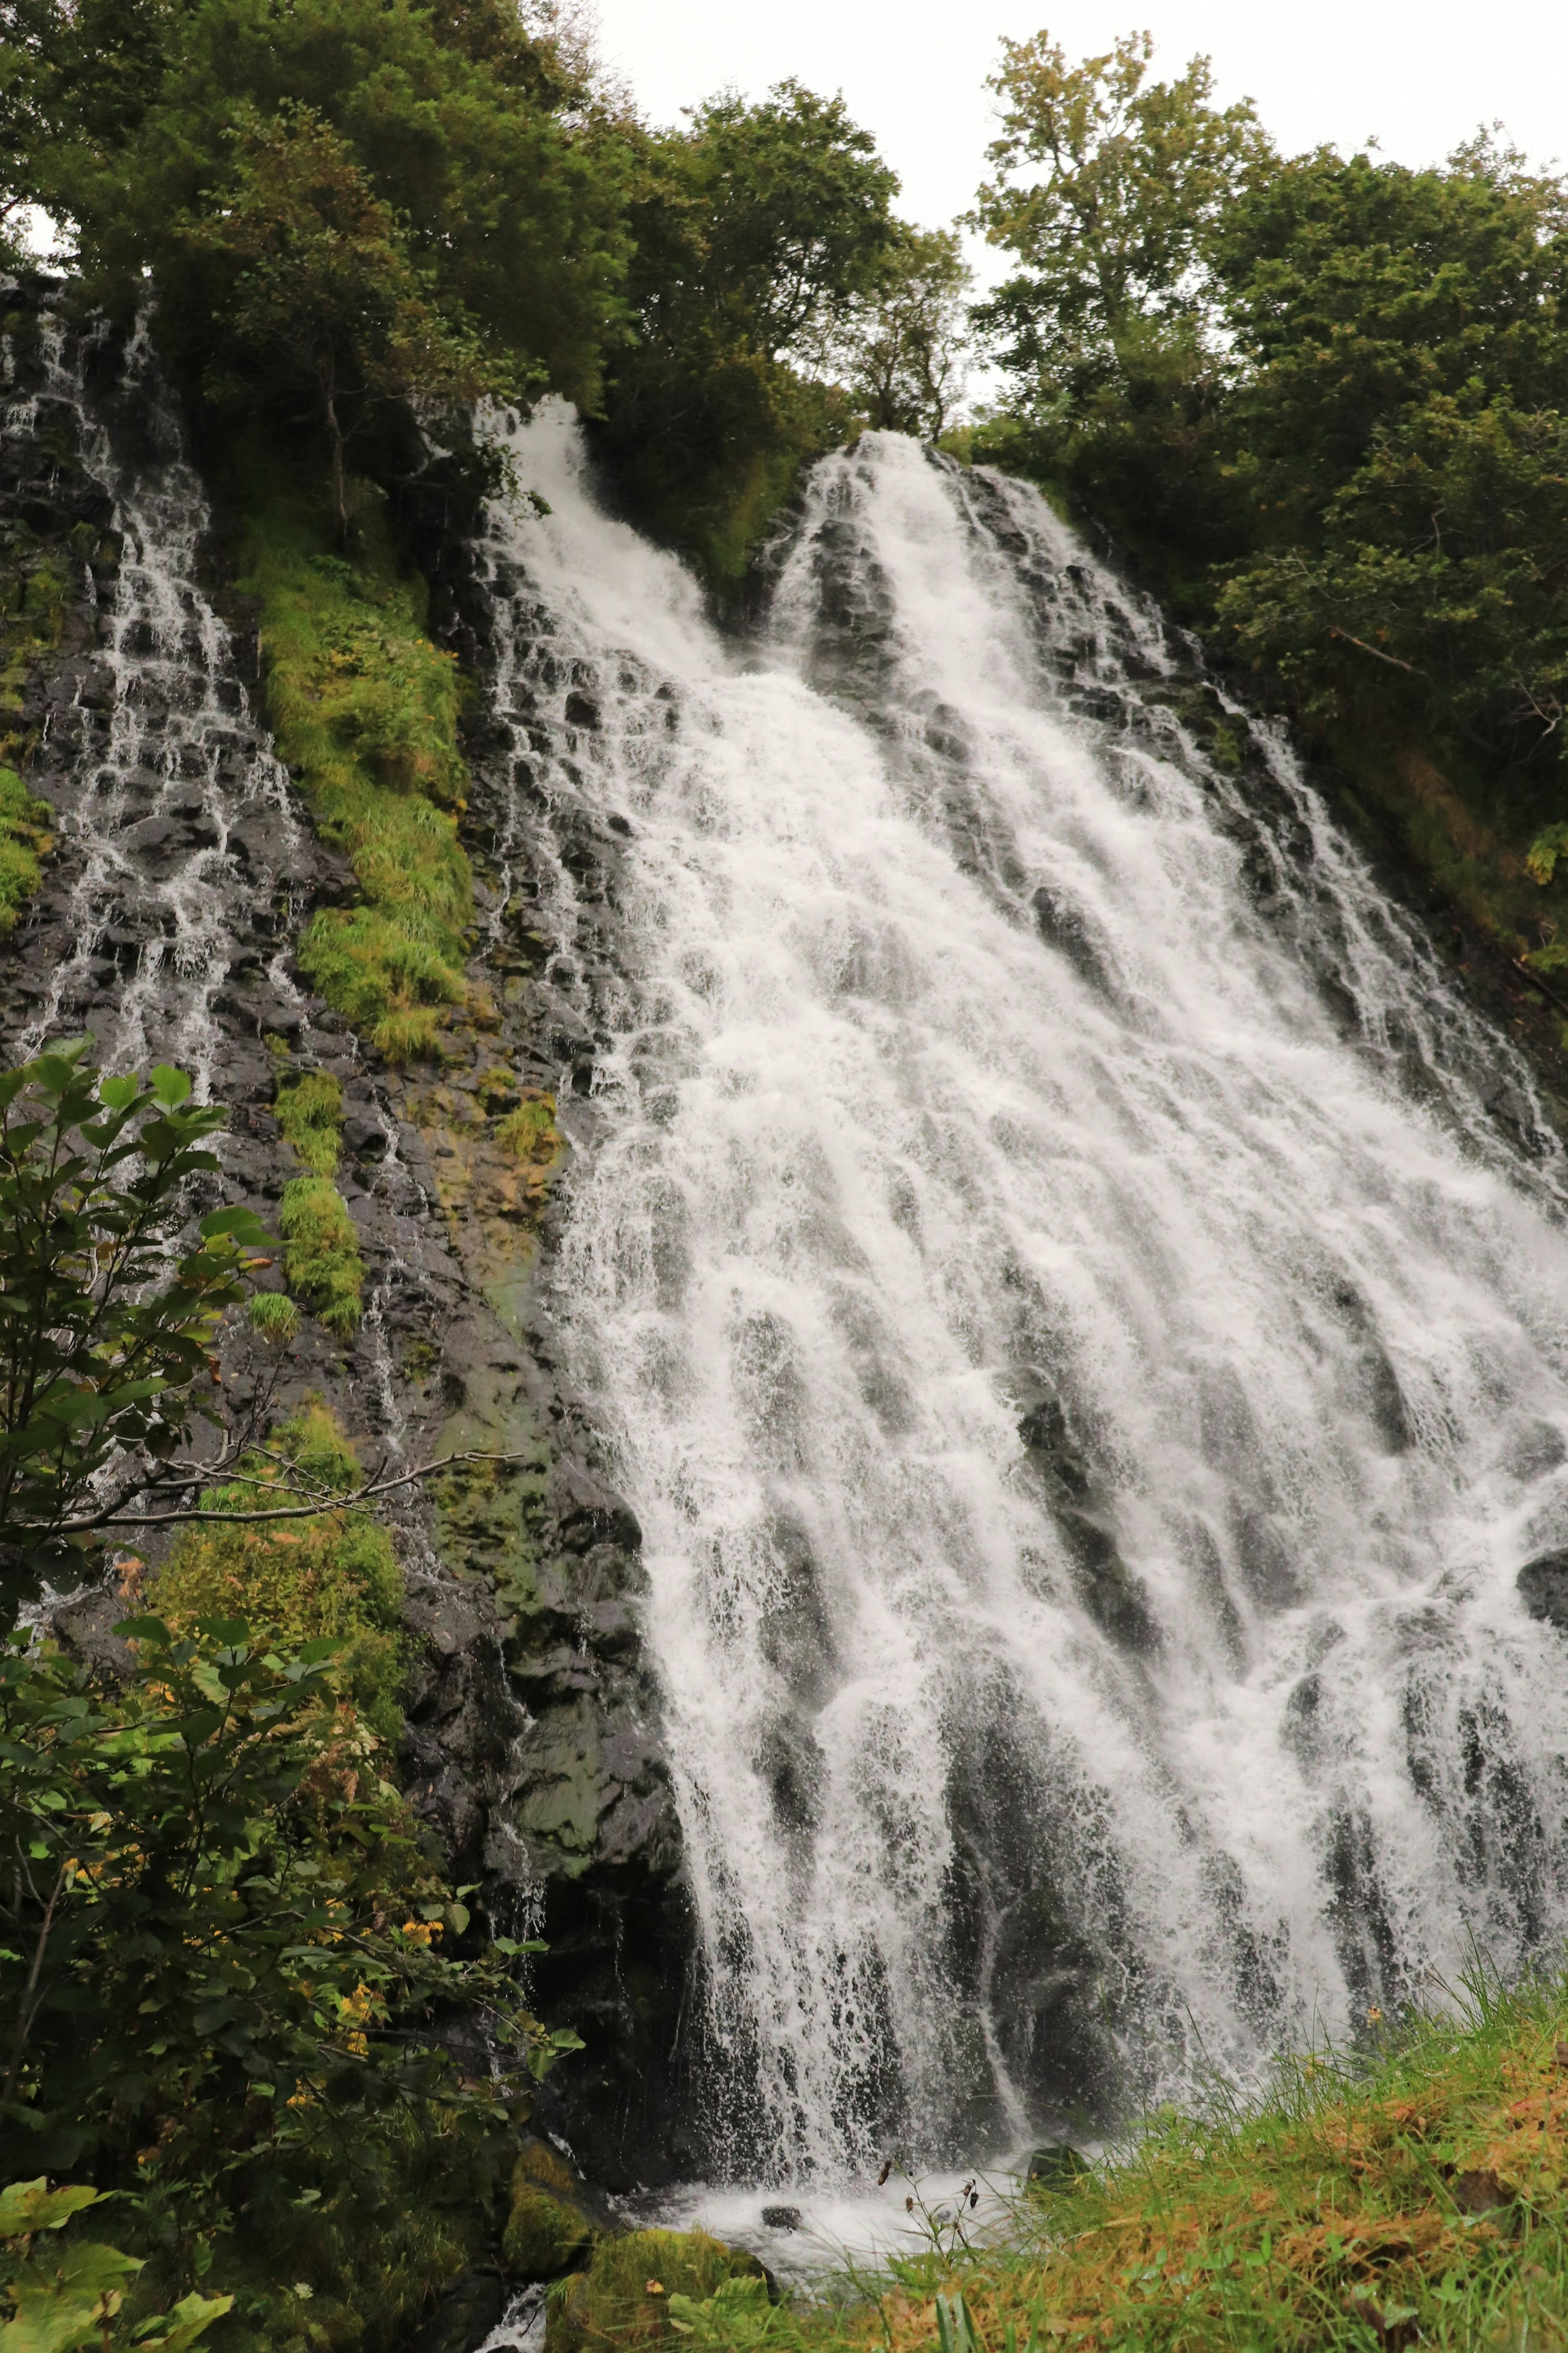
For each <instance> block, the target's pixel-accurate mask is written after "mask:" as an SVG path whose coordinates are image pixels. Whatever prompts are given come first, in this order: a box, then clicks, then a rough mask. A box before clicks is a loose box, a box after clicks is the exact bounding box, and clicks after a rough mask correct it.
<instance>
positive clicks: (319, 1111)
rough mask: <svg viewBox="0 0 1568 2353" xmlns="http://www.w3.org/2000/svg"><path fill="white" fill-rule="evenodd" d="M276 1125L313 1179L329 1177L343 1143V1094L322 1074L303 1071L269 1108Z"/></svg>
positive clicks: (340, 1089) (333, 1080) (281, 1089)
mask: <svg viewBox="0 0 1568 2353" xmlns="http://www.w3.org/2000/svg"><path fill="white" fill-rule="evenodd" d="M272 1109H273V1113H274V1115H275V1116H276V1118H277V1121H278V1124H279V1127H280V1128H281V1129H282V1131H283V1133H284V1134H285V1136H286V1137H287V1138H288V1140H289V1143H290V1144H291V1145H293V1147H294V1150H295V1152H296V1153H297V1154H298V1155H299V1157H300V1159H301V1160H302V1161H303V1162H304V1164H305V1166H306V1167H307V1168H308V1169H309V1170H310V1174H311V1175H312V1176H331V1175H332V1173H333V1172H334V1170H335V1169H336V1167H337V1165H338V1151H339V1147H340V1145H341V1144H342V1124H343V1091H342V1086H341V1085H340V1084H339V1082H338V1081H337V1080H336V1079H334V1078H332V1077H331V1076H330V1075H329V1074H328V1073H327V1072H326V1071H302V1072H301V1073H300V1076H299V1077H298V1078H297V1079H295V1080H293V1081H292V1082H291V1083H287V1084H284V1085H282V1086H280V1087H279V1090H278V1093H277V1096H276V1097H275V1099H274V1102H273V1105H272Z"/></svg>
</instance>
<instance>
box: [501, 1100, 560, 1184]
mask: <svg viewBox="0 0 1568 2353" xmlns="http://www.w3.org/2000/svg"><path fill="white" fill-rule="evenodd" d="M496 1145H497V1147H498V1149H499V1150H500V1151H501V1152H504V1153H505V1155H506V1156H507V1158H508V1159H509V1160H521V1161H522V1162H524V1163H525V1164H531V1165H533V1166H545V1165H547V1164H549V1163H551V1162H552V1161H553V1160H554V1158H555V1155H556V1154H557V1153H558V1152H559V1151H560V1149H561V1136H560V1133H559V1131H558V1129H557V1127H556V1125H555V1098H554V1096H553V1095H531V1096H530V1097H529V1098H528V1100H527V1101H526V1102H524V1103H519V1105H518V1107H517V1109H516V1110H515V1111H511V1112H508V1113H507V1114H506V1117H505V1118H504V1119H502V1120H499V1121H498V1122H497V1124H496Z"/></svg>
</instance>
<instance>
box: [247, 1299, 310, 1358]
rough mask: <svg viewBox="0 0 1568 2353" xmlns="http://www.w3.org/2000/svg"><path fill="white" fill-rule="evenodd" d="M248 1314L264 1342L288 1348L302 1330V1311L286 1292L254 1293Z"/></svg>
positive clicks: (249, 1303)
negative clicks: (275, 1343)
mask: <svg viewBox="0 0 1568 2353" xmlns="http://www.w3.org/2000/svg"><path fill="white" fill-rule="evenodd" d="M247 1313H248V1314H249V1317H250V1321H251V1323H252V1324H253V1325H254V1326H255V1328H256V1330H257V1331H258V1332H259V1333H260V1335H261V1336H262V1338H263V1339H264V1340H275V1341H276V1342H277V1343H278V1345H279V1347H285V1348H286V1347H287V1346H288V1345H289V1341H290V1340H291V1339H292V1338H293V1337H294V1335H295V1334H296V1333H297V1332H298V1331H299V1329H300V1310H299V1308H298V1307H297V1306H296V1305H295V1303H294V1302H293V1300H291V1299H290V1298H289V1293H287V1292H286V1291H253V1292H252V1293H251V1294H250V1298H249V1301H248V1302H247Z"/></svg>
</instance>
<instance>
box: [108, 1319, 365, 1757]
mask: <svg viewBox="0 0 1568 2353" xmlns="http://www.w3.org/2000/svg"><path fill="white" fill-rule="evenodd" d="M268 1295H269V1296H271V1297H274V1298H275V1297H276V1296H277V1295H278V1294H277V1293H270V1294H268ZM362 1479H363V1472H362V1471H361V1468H360V1463H359V1458H358V1456H357V1455H356V1454H355V1452H354V1450H353V1447H352V1446H351V1445H350V1443H349V1441H348V1440H347V1438H346V1437H345V1436H344V1434H343V1431H342V1426H341V1424H340V1423H339V1422H338V1420H337V1419H336V1417H335V1416H334V1415H333V1414H332V1412H331V1409H330V1408H329V1407H328V1406H327V1405H325V1404H324V1403H323V1402H322V1400H321V1398H309V1399H307V1401H306V1402H305V1403H304V1404H303V1405H302V1406H300V1408H299V1409H298V1410H297V1411H296V1412H294V1413H293V1414H291V1415H290V1416H289V1419H287V1420H286V1421H285V1422H283V1423H282V1424H281V1425H280V1426H279V1428H278V1429H277V1430H274V1431H273V1433H272V1436H271V1440H270V1441H269V1444H268V1449H267V1451H266V1452H265V1453H254V1454H249V1455H247V1456H246V1457H245V1458H244V1460H243V1461H241V1462H240V1464H239V1465H238V1467H237V1471H236V1473H235V1476H234V1478H233V1479H232V1480H229V1481H226V1482H225V1483H224V1484H223V1485H222V1486H219V1487H209V1488H207V1489H205V1491H204V1493H203V1495H202V1507H203V1509H204V1510H205V1511H207V1512H225V1511H228V1512H239V1511H251V1510H265V1509H266V1508H267V1506H268V1504H279V1505H283V1504H292V1503H297V1502H307V1501H309V1500H310V1496H311V1495H312V1493H324V1494H333V1493H339V1494H341V1493H352V1492H353V1489H354V1488H356V1487H357V1486H358V1485H359V1484H360V1483H361V1481H362ZM147 1595H148V1599H149V1601H150V1602H151V1604H152V1606H153V1609H155V1610H156V1611H157V1613H158V1615H159V1616H160V1617H161V1618H163V1619H165V1620H167V1621H168V1623H169V1624H170V1625H171V1626H173V1627H174V1628H176V1629H184V1628H185V1627H188V1626H191V1625H195V1624H196V1623H198V1622H199V1621H200V1620H204V1619H208V1618H243V1619H245V1620H247V1622H248V1623H249V1624H250V1625H251V1626H253V1627H257V1628H265V1629H266V1630H267V1632H268V1634H269V1635H270V1636H271V1637H272V1638H273V1639H274V1640H275V1641H277V1642H278V1644H279V1648H280V1649H282V1650H287V1651H297V1650H299V1649H300V1647H301V1645H302V1644H304V1643H306V1642H313V1641H320V1640H321V1638H322V1637H324V1636H330V1637H331V1639H332V1641H335V1642H336V1643H337V1644H338V1645H339V1649H338V1651H337V1654H336V1656H335V1659H334V1661H333V1664H332V1669H331V1677H332V1682H333V1685H334V1688H335V1689H337V1690H339V1691H341V1692H343V1693H346V1694H347V1695H348V1696H349V1697H350V1698H351V1699H352V1700H353V1703H354V1705H355V1707H356V1708H357V1709H358V1710H359V1713H360V1714H361V1715H363V1717H364V1719H365V1720H366V1722H367V1723H369V1724H370V1725H372V1726H373V1727H374V1730H375V1731H376V1732H377V1733H378V1734H379V1735H380V1736H381V1737H382V1738H383V1739H384V1740H387V1741H394V1740H395V1739H396V1737H397V1735H398V1733H399V1732H400V1730H401V1729H402V1724H403V1718H402V1715H401V1713H400V1711H399V1708H398V1704H397V1694H398V1685H399V1683H400V1680H401V1658H400V1652H399V1644H398V1639H397V1626H398V1617H399V1606H400V1604H401V1602H402V1599H403V1578H402V1576H401V1574H400V1572H399V1570H398V1567H397V1561H396V1557H395V1554H394V1552H393V1548H392V1539H391V1537H390V1536H389V1535H387V1533H386V1530H385V1529H384V1527H383V1526H382V1525H380V1523H379V1522H378V1521H376V1520H375V1519H374V1518H373V1517H372V1516H371V1514H369V1513H368V1512H363V1511H359V1512H356V1511H326V1512H322V1513H321V1514H316V1515H313V1516H311V1517H310V1518H309V1519H300V1520H295V1521H292V1522H291V1523H290V1524H289V1525H288V1526H286V1527H285V1526H281V1525H276V1524H273V1525H268V1524H267V1523H265V1522H264V1523H262V1524H260V1525H239V1526H235V1527H232V1528H226V1527H224V1526H223V1525H221V1524H216V1525H215V1524H214V1523H212V1522H210V1521H209V1522H207V1523H206V1524H205V1525H202V1526H199V1527H193V1528H189V1529H187V1530H186V1531H185V1532H184V1534H183V1535H181V1537H180V1538H179V1540H178V1542H177V1543H176V1545H175V1546H174V1550H173V1551H172V1552H171V1554H170V1556H169V1557H168V1559H167V1561H166V1562H165V1563H164V1564H163V1567H161V1568H160V1569H158V1570H157V1571H156V1572H155V1574H154V1575H153V1577H151V1578H150V1579H149V1580H148V1584H147Z"/></svg>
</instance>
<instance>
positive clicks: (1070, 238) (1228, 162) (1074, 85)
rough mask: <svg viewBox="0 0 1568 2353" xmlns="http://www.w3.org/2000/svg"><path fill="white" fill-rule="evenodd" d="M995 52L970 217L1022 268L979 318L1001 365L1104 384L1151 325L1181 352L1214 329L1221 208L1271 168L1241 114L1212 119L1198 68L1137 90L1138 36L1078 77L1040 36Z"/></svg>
mask: <svg viewBox="0 0 1568 2353" xmlns="http://www.w3.org/2000/svg"><path fill="white" fill-rule="evenodd" d="M1003 51H1004V61H1003V64H1002V67H1001V69H1000V71H999V72H997V73H996V74H994V76H993V77H992V79H991V81H990V84H989V87H990V88H991V89H992V90H994V91H995V93H996V95H997V96H998V97H999V98H1000V99H1001V100H1002V101H1003V105H1004V113H1003V130H1002V136H1001V138H1000V139H998V140H996V141H995V142H994V143H993V144H992V146H991V147H990V148H989V149H988V151H987V153H988V155H989V158H990V161H991V162H992V163H993V164H996V165H998V166H999V167H1000V175H999V176H998V178H996V179H995V180H993V181H990V182H987V183H986V185H984V186H983V187H982V189H981V191H980V194H979V198H978V201H977V204H976V207H975V213H974V219H975V222H976V224H977V226H978V227H981V228H983V229H984V232H985V235H986V237H988V238H989V240H990V241H991V243H992V244H993V245H999V246H1002V247H1004V248H1005V249H1006V250H1008V251H1009V252H1011V253H1013V254H1015V255H1016V257H1017V259H1018V260H1019V261H1020V262H1021V263H1022V265H1023V268H1022V269H1021V270H1020V271H1019V273H1018V274H1017V275H1016V276H1015V277H1014V278H1012V279H1010V280H1007V282H1006V283H1005V285H1003V286H1002V287H1001V288H999V289H998V290H997V292H996V294H995V295H994V297H993V298H992V300H991V301H990V302H989V303H987V304H986V305H985V306H984V311H982V313H981V316H982V318H983V320H984V322H985V323H986V324H987V325H988V326H989V328H990V330H991V332H993V334H994V336H995V337H996V339H997V342H998V344H999V347H1000V357H1001V361H1002V364H1003V365H1004V366H1005V367H1006V368H1008V369H1010V370H1013V371H1016V373H1017V374H1019V375H1021V376H1024V377H1028V376H1031V375H1036V376H1040V377H1043V378H1045V379H1047V380H1048V381H1050V382H1052V383H1056V384H1060V383H1063V382H1064V381H1067V380H1068V379H1069V378H1070V377H1072V376H1073V375H1075V374H1079V375H1081V373H1082V372H1083V371H1084V370H1085V369H1088V370H1089V372H1090V373H1091V374H1095V373H1098V374H1100V375H1103V374H1104V373H1105V372H1106V371H1108V370H1110V371H1114V369H1115V367H1116V364H1117V361H1118V355H1119V353H1120V352H1121V349H1122V347H1123V345H1124V344H1125V343H1127V341H1128V339H1129V337H1130V336H1137V337H1143V338H1146V337H1147V334H1148V332H1149V330H1150V328H1151V326H1152V325H1154V324H1158V325H1160V326H1162V327H1165V328H1167V329H1172V330H1174V331H1175V332H1177V333H1178V334H1179V335H1181V336H1184V337H1187V338H1190V337H1191V336H1192V334H1193V332H1194V328H1195V327H1198V326H1201V324H1202V323H1203V322H1205V321H1206V319H1207V318H1208V317H1209V315H1210V311H1211V306H1212V288H1213V269H1212V246H1213V240H1214V237H1215V232H1216V230H1217V228H1218V227H1219V224H1220V223H1221V221H1222V219H1223V217H1224V216H1225V212H1226V207H1227V206H1228V205H1230V204H1231V203H1232V202H1233V201H1234V200H1235V198H1236V197H1237V195H1238V194H1239V192H1240V191H1241V189H1242V188H1243V187H1244V186H1245V185H1247V179H1248V176H1249V174H1252V173H1254V172H1255V171H1256V170H1257V169H1258V167H1259V166H1260V165H1262V164H1265V163H1266V162H1267V161H1268V158H1269V156H1270V154H1271V153H1272V151H1271V149H1270V147H1269V144H1268V140H1267V138H1266V136H1265V134H1264V132H1263V131H1262V129H1261V128H1260V126H1259V124H1258V118H1257V114H1256V112H1255V111H1254V109H1253V106H1252V103H1251V101H1250V100H1242V101H1241V102H1240V103H1239V104H1238V105H1235V106H1229V107H1225V108H1216V107H1215V105H1214V103H1213V96H1214V75H1213V71H1212V69H1211V67H1210V64H1209V60H1208V59H1207V58H1201V57H1199V58H1194V59H1193V60H1192V62H1191V64H1190V65H1189V66H1188V67H1187V69H1186V71H1185V73H1184V74H1182V75H1180V76H1178V78H1177V79H1175V80H1174V81H1171V82H1162V81H1149V80H1148V79H1147V77H1148V71H1149V66H1150V62H1151V60H1152V56H1153V43H1152V39H1151V37H1150V36H1149V35H1148V34H1147V33H1130V34H1128V35H1126V36H1124V37H1123V38H1122V39H1121V40H1119V41H1118V42H1117V43H1116V45H1115V47H1114V48H1112V49H1110V50H1107V51H1106V53H1105V54H1104V55H1103V56H1101V57H1097V58H1085V59H1084V60H1083V62H1082V64H1081V65H1077V66H1069V65H1068V61H1067V57H1066V53H1065V52H1064V50H1063V49H1062V48H1061V47H1060V45H1059V44H1058V43H1057V42H1054V41H1053V40H1051V38H1050V37H1049V35H1048V34H1046V33H1037V34H1036V35H1035V36H1034V37H1033V38H1032V39H1030V40H1027V41H1005V42H1004V43H1003ZM1026 174H1032V176H1027V177H1026V176H1025V175H1026Z"/></svg>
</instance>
